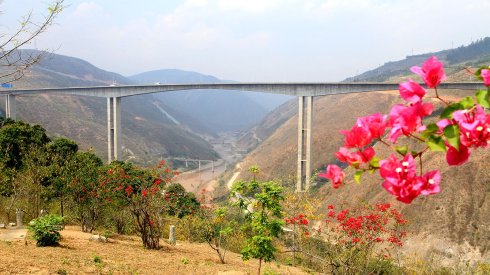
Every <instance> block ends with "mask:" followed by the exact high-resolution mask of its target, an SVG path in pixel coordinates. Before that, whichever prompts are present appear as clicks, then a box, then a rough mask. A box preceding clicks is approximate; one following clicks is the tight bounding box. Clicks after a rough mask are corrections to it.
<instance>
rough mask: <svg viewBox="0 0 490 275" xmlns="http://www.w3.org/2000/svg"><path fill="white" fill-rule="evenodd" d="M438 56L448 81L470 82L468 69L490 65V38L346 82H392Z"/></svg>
mask: <svg viewBox="0 0 490 275" xmlns="http://www.w3.org/2000/svg"><path fill="white" fill-rule="evenodd" d="M433 55H435V56H437V58H438V59H439V60H441V61H442V63H444V67H445V69H446V72H447V73H448V74H449V75H450V77H449V78H448V81H468V80H471V78H470V77H469V76H468V75H467V74H465V73H464V68H466V67H480V66H488V64H490V37H485V38H483V39H480V40H478V41H476V42H473V43H471V44H470V45H467V46H461V47H458V48H455V49H450V50H444V51H439V52H434V53H425V54H420V55H411V56H407V57H406V58H405V59H403V60H399V61H390V62H387V63H385V64H383V65H382V66H380V67H378V68H376V69H373V70H370V71H367V72H364V73H362V74H360V75H357V76H354V77H350V78H347V79H346V80H345V81H346V82H369V81H392V82H397V81H399V80H400V77H406V76H408V75H409V74H410V71H409V68H410V67H412V66H416V65H420V64H422V63H423V62H424V61H425V60H427V58H429V57H430V56H433Z"/></svg>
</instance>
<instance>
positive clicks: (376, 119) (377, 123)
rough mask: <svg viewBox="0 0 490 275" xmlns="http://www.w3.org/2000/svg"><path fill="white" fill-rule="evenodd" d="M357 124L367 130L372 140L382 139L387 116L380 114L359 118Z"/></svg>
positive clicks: (386, 124)
mask: <svg viewBox="0 0 490 275" xmlns="http://www.w3.org/2000/svg"><path fill="white" fill-rule="evenodd" d="M357 122H358V123H362V124H363V125H364V127H367V128H368V129H369V132H371V138H373V139H374V138H380V137H382V136H383V135H384V133H385V129H386V126H388V121H387V116H385V115H382V114H380V113H376V114H372V115H369V116H365V117H361V118H359V119H358V121H357Z"/></svg>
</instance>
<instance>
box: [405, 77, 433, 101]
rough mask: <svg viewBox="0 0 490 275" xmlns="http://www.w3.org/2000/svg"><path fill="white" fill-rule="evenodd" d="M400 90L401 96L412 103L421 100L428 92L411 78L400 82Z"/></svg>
mask: <svg viewBox="0 0 490 275" xmlns="http://www.w3.org/2000/svg"><path fill="white" fill-rule="evenodd" d="M398 90H399V91H400V96H401V97H402V98H403V99H405V100H406V101H408V102H410V103H417V102H419V101H421V100H422V98H423V97H424V96H425V93H426V92H425V89H424V88H422V87H421V86H420V85H419V84H418V83H417V82H414V81H413V80H412V79H410V78H409V79H408V81H406V82H403V83H400V85H399V86H398Z"/></svg>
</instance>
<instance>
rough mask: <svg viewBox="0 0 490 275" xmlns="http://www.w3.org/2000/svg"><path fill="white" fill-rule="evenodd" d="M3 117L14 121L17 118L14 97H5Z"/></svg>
mask: <svg viewBox="0 0 490 275" xmlns="http://www.w3.org/2000/svg"><path fill="white" fill-rule="evenodd" d="M5 117H8V118H11V119H14V120H15V119H16V118H17V106H16V104H15V95H7V98H6V100H5Z"/></svg>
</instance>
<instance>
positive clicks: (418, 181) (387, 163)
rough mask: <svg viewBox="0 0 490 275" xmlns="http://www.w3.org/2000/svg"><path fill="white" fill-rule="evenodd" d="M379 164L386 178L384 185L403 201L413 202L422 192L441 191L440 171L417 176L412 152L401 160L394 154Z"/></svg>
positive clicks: (428, 193)
mask: <svg viewBox="0 0 490 275" xmlns="http://www.w3.org/2000/svg"><path fill="white" fill-rule="evenodd" d="M379 164H380V170H379V173H380V175H381V177H382V178H384V179H385V181H384V182H383V184H382V186H383V187H384V188H385V189H386V190H387V191H388V192H389V193H390V194H392V195H394V196H396V199H397V200H399V201H401V202H404V203H411V202H412V201H413V200H414V199H415V198H417V197H418V196H419V195H421V194H422V195H430V194H435V193H438V192H439V191H440V188H439V183H440V181H441V175H440V172H439V171H431V172H429V173H427V174H425V175H423V176H421V177H419V176H417V174H416V167H415V162H414V159H413V157H412V155H410V154H407V155H406V156H405V157H404V158H403V160H401V161H400V160H398V159H397V158H396V157H395V155H393V154H392V155H391V156H390V157H389V158H387V159H385V160H382V161H380V163H379Z"/></svg>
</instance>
